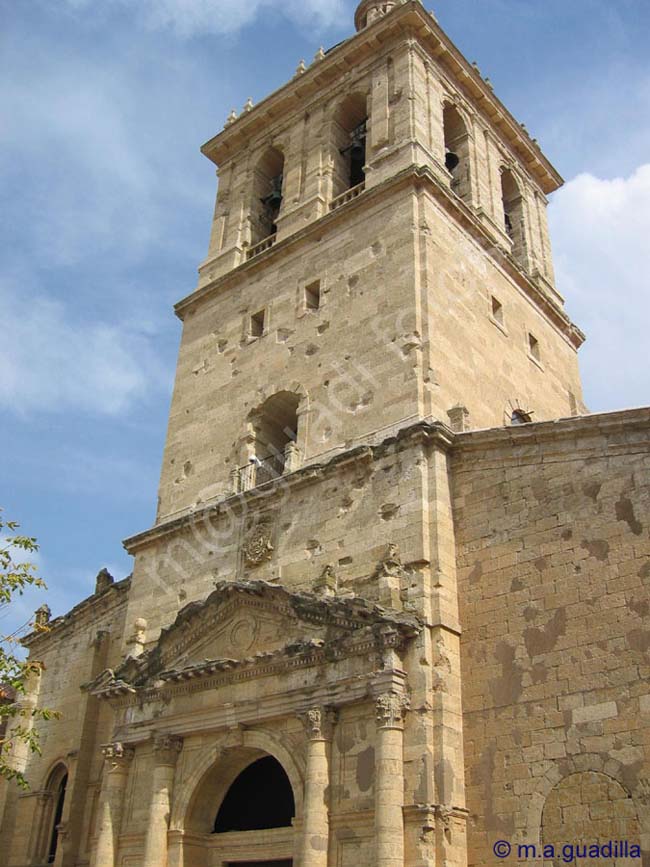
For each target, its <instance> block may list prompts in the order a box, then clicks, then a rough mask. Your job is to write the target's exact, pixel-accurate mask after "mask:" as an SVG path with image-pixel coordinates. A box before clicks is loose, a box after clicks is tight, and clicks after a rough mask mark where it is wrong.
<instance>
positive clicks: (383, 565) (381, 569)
mask: <svg viewBox="0 0 650 867" xmlns="http://www.w3.org/2000/svg"><path fill="white" fill-rule="evenodd" d="M405 572H406V570H405V569H404V565H403V564H402V559H401V557H400V551H399V545H396V544H395V542H389V543H388V549H387V551H386V556H385V557H384V559H383V560H382V561H381V562H380V563H379V565H378V566H377V569H376V571H375V576H376V577H377V578H381V577H385V578H401V576H402V575H404V574H405Z"/></svg>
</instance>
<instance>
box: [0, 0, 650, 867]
mask: <svg viewBox="0 0 650 867" xmlns="http://www.w3.org/2000/svg"><path fill="white" fill-rule="evenodd" d="M356 25H357V29H358V33H357V34H356V36H354V37H353V38H351V39H349V40H346V41H345V42H343V43H342V44H341V45H339V46H337V47H335V48H334V49H333V50H332V51H330V52H328V53H327V54H325V53H324V52H322V51H321V52H318V53H317V55H316V57H315V59H314V62H313V64H312V65H311V66H310V67H306V66H305V64H304V63H301V64H300V65H299V68H298V72H297V73H296V76H295V77H294V78H293V79H292V80H291V81H290V82H289V83H288V84H287V85H286V86H285V87H284V88H281V89H280V90H279V91H277V92H276V93H275V94H273V95H271V96H270V97H269V98H268V100H265V101H264V102H263V103H261V104H260V105H258V106H257V107H254V106H253V105H252V102H251V101H249V102H247V103H246V105H245V108H244V111H243V113H242V114H241V116H240V117H239V118H237V116H236V114H235V115H234V116H233V115H231V116H230V117H229V119H228V122H227V124H226V127H225V129H224V131H223V132H222V133H220V134H219V135H218V136H216V137H215V138H214V139H212V140H211V141H210V142H208V143H207V144H206V145H205V146H204V148H203V151H204V153H205V154H206V155H207V156H208V157H209V158H210V159H212V160H213V161H214V162H215V163H217V164H218V166H219V175H220V180H219V190H218V194H217V203H216V209H215V215H214V222H213V230H212V235H211V240H210V247H209V251H208V257H207V259H206V261H205V262H204V263H203V265H202V266H201V268H200V272H199V284H198V287H197V290H196V291H195V292H193V293H192V294H191V295H190V296H189V297H188V298H186V299H184V300H183V301H181V302H180V303H179V305H178V306H177V312H178V315H179V317H180V318H181V319H182V320H183V337H182V342H181V348H180V354H179V361H178V370H177V379H176V386H175V390H174V398H173V403H172V408H171V414H170V424H169V433H168V439H167V444H166V449H165V455H164V462H163V471H162V477H161V483H160V491H159V494H160V507H159V511H158V515H157V518H156V521H155V524H154V526H153V527H151V528H150V529H149V530H146V531H145V532H142V533H139V534H138V535H136V536H133V537H131V538H130V539H128V540H127V541H126V543H125V545H126V547H127V550H129V551H130V552H131V553H132V554H133V555H134V557H135V563H134V571H133V575H132V576H131V577H130V578H129V579H127V580H125V581H122V582H112V579H111V577H110V576H109V575H108V574H107V573H105V572H104V571H102V572H100V574H99V576H98V580H97V583H96V587H95V589H96V592H95V593H94V594H93V595H92V596H90V597H89V598H88V599H86V600H85V601H84V602H82V603H80V605H78V606H76V607H75V608H74V609H73V610H72V611H71V612H69V614H67V615H65V616H64V617H57V618H55V619H50V618H49V616H47V617H46V615H45V614H43V616H42V617H41V618H40V620H39V623H40V626H41V629H39V630H38V631H36V632H35V633H34V634H33V635H31V636H30V637H29V638H28V639H27V641H26V644H27V646H28V648H29V651H30V654H31V656H32V658H33V659H38V660H41V661H42V662H43V663H44V667H43V670H42V673H41V675H40V677H38V678H37V679H35V680H34V682H33V683H32V684H30V690H29V691H28V694H27V695H26V696H24V697H23V700H24V701H25V703H26V707H34V706H35V705H36V704H37V703H39V702H40V703H42V704H44V705H47V706H49V707H52V708H55V709H56V710H59V711H60V712H61V714H62V719H61V720H60V721H59V720H52V721H47V722H43V723H39V727H40V728H41V730H42V735H43V737H42V745H43V752H42V755H37V754H34V755H28V754H27V752H26V751H23V752H21V751H20V750H17V751H16V753H15V754H14V755H13V756H12V761H14V762H15V763H16V764H17V765H18V766H20V767H21V768H24V769H25V772H26V774H27V778H28V779H29V781H30V783H31V786H32V788H31V791H30V792H28V793H25V794H21V793H18V792H17V791H16V790H15V789H12V788H11V787H8V786H7V785H6V784H1V785H0V819H1V822H2V824H1V827H0V851H1V852H2V853H3V857H4V855H5V854H6V863H7V864H8V867H22V865H25V864H41V863H45V861H46V860H47V857H48V854H49V846H50V843H51V841H52V839H53V838H52V833H53V831H54V830H55V829H54V824H55V816H56V815H57V806H59V805H62V811H61V814H60V817H59V818H60V821H59V822H58V825H57V828H58V831H57V833H58V842H57V853H56V860H55V862H54V863H55V865H56V867H73V865H80V864H88V863H89V864H90V865H92V867H118V865H119V867H140V865H146V867H165V865H167V867H180V865H182V867H208V865H222V864H232V863H240V864H247V863H248V864H250V863H260V862H263V861H265V860H266V861H269V860H270V861H275V862H278V861H281V862H282V863H283V865H284V864H285V863H293V865H294V867H375V865H380V867H434V865H435V867H447V865H449V867H465V865H467V864H468V863H470V864H472V865H480V864H488V863H489V864H493V863H494V854H493V850H492V845H493V843H494V842H495V840H497V839H506V840H509V841H510V842H512V843H513V844H515V843H516V842H517V841H533V840H536V841H539V840H543V841H551V842H553V843H559V842H564V841H563V838H564V837H567V836H570V837H572V838H573V839H572V840H569V841H568V842H577V841H578V840H582V838H583V837H585V836H589V835H596V836H597V837H598V838H599V839H600V838H601V837H602V836H603V835H604V834H605V831H606V832H607V833H608V834H611V835H612V836H614V835H623V834H626V835H629V836H630V837H634V838H635V839H637V838H638V839H639V840H641V841H642V842H643V843H644V845H646V846H647V844H648V841H649V840H650V836H649V835H650V824H649V822H650V820H649V819H648V803H649V802H650V783H649V782H648V780H650V757H649V756H648V749H649V748H650V746H649V745H650V739H649V738H648V714H649V713H650V697H649V693H648V687H647V683H648V676H649V675H650V671H649V662H648V652H649V651H650V628H648V624H647V615H648V613H649V612H650V594H649V582H650V546H649V543H648V526H649V523H648V515H649V512H650V509H649V500H650V491H649V486H648V479H649V474H648V469H649V465H650V459H649V457H648V439H649V438H648V432H649V431H650V411H648V410H634V411H628V412H617V413H610V414H605V415H601V416H586V415H582V416H581V415H580V413H583V412H584V407H583V405H582V399H581V385H580V378H579V373H578V367H577V349H578V347H579V346H580V343H581V342H582V335H581V333H580V332H579V330H578V329H577V328H576V327H575V326H574V325H573V324H572V323H571V322H570V320H569V319H568V317H567V316H566V314H565V312H564V310H563V303H562V298H561V297H560V296H559V294H558V293H557V291H556V289H555V287H554V277H553V266H552V257H551V252H550V243H549V238H548V230H547V224H546V215H545V208H546V198H545V196H546V194H548V193H550V192H552V191H553V190H554V189H556V188H557V186H558V185H559V184H560V183H561V179H560V178H559V176H558V175H557V173H556V172H555V170H554V169H553V167H552V166H551V165H550V164H549V163H548V161H547V160H546V159H545V157H544V156H543V154H542V153H541V151H540V150H539V148H538V147H537V145H536V144H535V143H534V142H532V141H531V140H530V139H529V137H528V135H527V133H526V132H525V130H523V129H522V128H521V127H520V126H519V125H518V124H516V123H515V122H514V121H513V119H512V118H511V117H510V116H509V115H508V114H507V112H506V110H505V109H504V107H503V106H502V105H501V104H500V103H499V102H498V100H496V98H495V97H494V94H493V93H492V91H491V88H490V87H489V86H488V84H486V82H485V81H484V80H483V79H482V78H481V76H480V74H479V73H478V71H477V70H476V69H475V67H474V66H473V65H471V64H469V63H468V62H467V61H466V60H465V59H464V58H463V57H462V56H461V55H460V53H459V52H458V51H457V49H455V48H454V46H453V45H451V43H450V42H449V41H448V39H447V38H446V37H445V36H444V34H442V32H441V31H440V29H439V27H438V25H437V23H436V21H435V19H434V18H433V17H432V16H431V15H430V14H429V13H427V12H426V11H425V10H424V8H423V7H422V6H421V4H419V3H417V2H414V0H407V2H394V3H393V2H388V3H375V2H374V0H364V2H363V3H362V4H360V6H359V9H358V10H357V17H356ZM364 136H365V139H364ZM364 141H365V145H363V146H365V153H364V154H363V155H362V156H363V159H361V158H360V157H359V160H360V162H359V165H358V166H357V171H358V170H361V171H362V172H363V173H364V174H365V177H362V178H361V179H360V177H359V176H358V174H357V175H355V176H354V178H353V172H352V156H351V153H352V149H353V148H355V149H357V154H358V149H359V147H361V146H362V143H363V142H364ZM346 154H348V155H349V160H350V162H349V164H348V162H347V160H348V157H347V156H346ZM361 163H363V166H362V167H361ZM353 180H354V183H353ZM278 197H281V204H280V207H279V209H278V208H277V207H276V208H275V211H274V212H273V215H272V216H273V219H271V216H270V211H264V210H263V207H264V208H266V207H267V206H268V207H269V208H270V203H271V202H275V203H276V206H277V202H278ZM262 206H263V207H262ZM558 419H559V420H558ZM41 621H42V622H41ZM44 628H46V629H47V631H43V629H44ZM9 700H10V699H9ZM269 759H273V760H275V762H276V763H277V764H278V765H279V766H280V770H281V772H282V774H284V775H285V776H286V779H287V781H288V782H287V787H288V789H289V790H290V791H291V792H292V796H293V803H292V804H288V805H287V810H289V812H291V813H292V815H291V816H289V817H288V818H287V816H285V817H284V819H285V820H286V821H282V822H276V824H275V826H273V827H269V824H271V825H273V822H267V821H265V816H266V814H265V810H264V808H262V809H261V810H260V809H258V807H256V802H255V791H254V789H255V787H252V788H249V789H248V798H249V801H248V802H247V803H245V804H240V810H239V813H240V814H241V815H253V814H254V815H255V816H256V817H257V818H256V821H258V825H257V826H256V827H255V828H253V829H252V830H251V829H247V830H242V829H231V830H220V827H219V826H217V824H216V820H217V815H218V814H219V812H220V811H221V808H222V807H223V806H224V804H226V803H227V800H228V798H230V797H231V796H232V797H235V794H233V793H236V792H237V791H238V786H240V785H243V783H242V780H244V779H245V778H246V775H247V774H249V773H254V772H255V768H256V767H257V768H259V767H261V766H260V765H257V763H258V762H260V761H262V760H264V761H266V762H267V764H266V765H264V767H267V768H268V767H269V765H268V760H269ZM283 779H284V778H283ZM64 780H67V783H66V787H65V797H64V799H63V801H60V798H61V797H63V796H62V795H61V791H62V788H61V787H62V783H63V781H64ZM262 783H263V781H262ZM260 789H261V790H262V791H264V786H263V785H260ZM265 797H266V804H265V807H266V812H267V813H268V812H271V811H272V808H273V809H274V808H276V807H278V804H276V803H275V801H276V800H279V799H280V796H279V789H277V788H276V790H274V791H273V792H272V793H271V796H269V795H266V796H265ZM258 806H259V805H258ZM263 807H264V805H263ZM256 810H258V812H256ZM596 842H597V841H596ZM3 863H5V862H3Z"/></svg>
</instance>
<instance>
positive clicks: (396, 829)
mask: <svg viewBox="0 0 650 867" xmlns="http://www.w3.org/2000/svg"><path fill="white" fill-rule="evenodd" d="M407 708H408V700H407V698H406V696H404V695H400V694H396V693H392V692H385V693H382V694H381V695H380V696H378V698H377V742H376V745H375V840H376V854H375V864H376V865H377V867H404V815H403V808H404V757H403V747H404V745H403V739H404V713H405V711H406V709H407Z"/></svg>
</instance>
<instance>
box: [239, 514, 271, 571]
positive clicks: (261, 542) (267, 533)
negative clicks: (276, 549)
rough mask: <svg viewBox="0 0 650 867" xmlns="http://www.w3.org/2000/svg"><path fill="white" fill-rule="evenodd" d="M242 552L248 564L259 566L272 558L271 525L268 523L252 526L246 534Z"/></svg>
mask: <svg viewBox="0 0 650 867" xmlns="http://www.w3.org/2000/svg"><path fill="white" fill-rule="evenodd" d="M242 552H243V555H244V562H245V563H246V565H248V566H259V565H260V564H261V563H264V562H265V561H266V560H270V559H271V554H272V553H273V543H272V541H271V529H270V527H269V526H268V525H266V524H256V525H255V526H254V527H252V528H251V529H250V530H249V531H248V533H247V534H246V537H245V539H244V544H243V545H242Z"/></svg>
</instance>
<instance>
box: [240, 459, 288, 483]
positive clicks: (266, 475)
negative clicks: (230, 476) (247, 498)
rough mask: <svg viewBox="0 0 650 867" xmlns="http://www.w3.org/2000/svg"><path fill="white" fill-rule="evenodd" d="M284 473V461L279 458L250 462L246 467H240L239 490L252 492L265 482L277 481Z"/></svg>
mask: <svg viewBox="0 0 650 867" xmlns="http://www.w3.org/2000/svg"><path fill="white" fill-rule="evenodd" d="M283 472H284V460H283V459H282V458H279V457H273V456H272V457H268V458H264V460H255V461H249V463H247V464H246V466H244V467H240V468H239V470H238V473H239V490H240V491H250V489H251V488H256V487H257V486H258V485H263V484H264V482H269V481H271V479H277V478H279V476H281V475H282V473H283Z"/></svg>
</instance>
